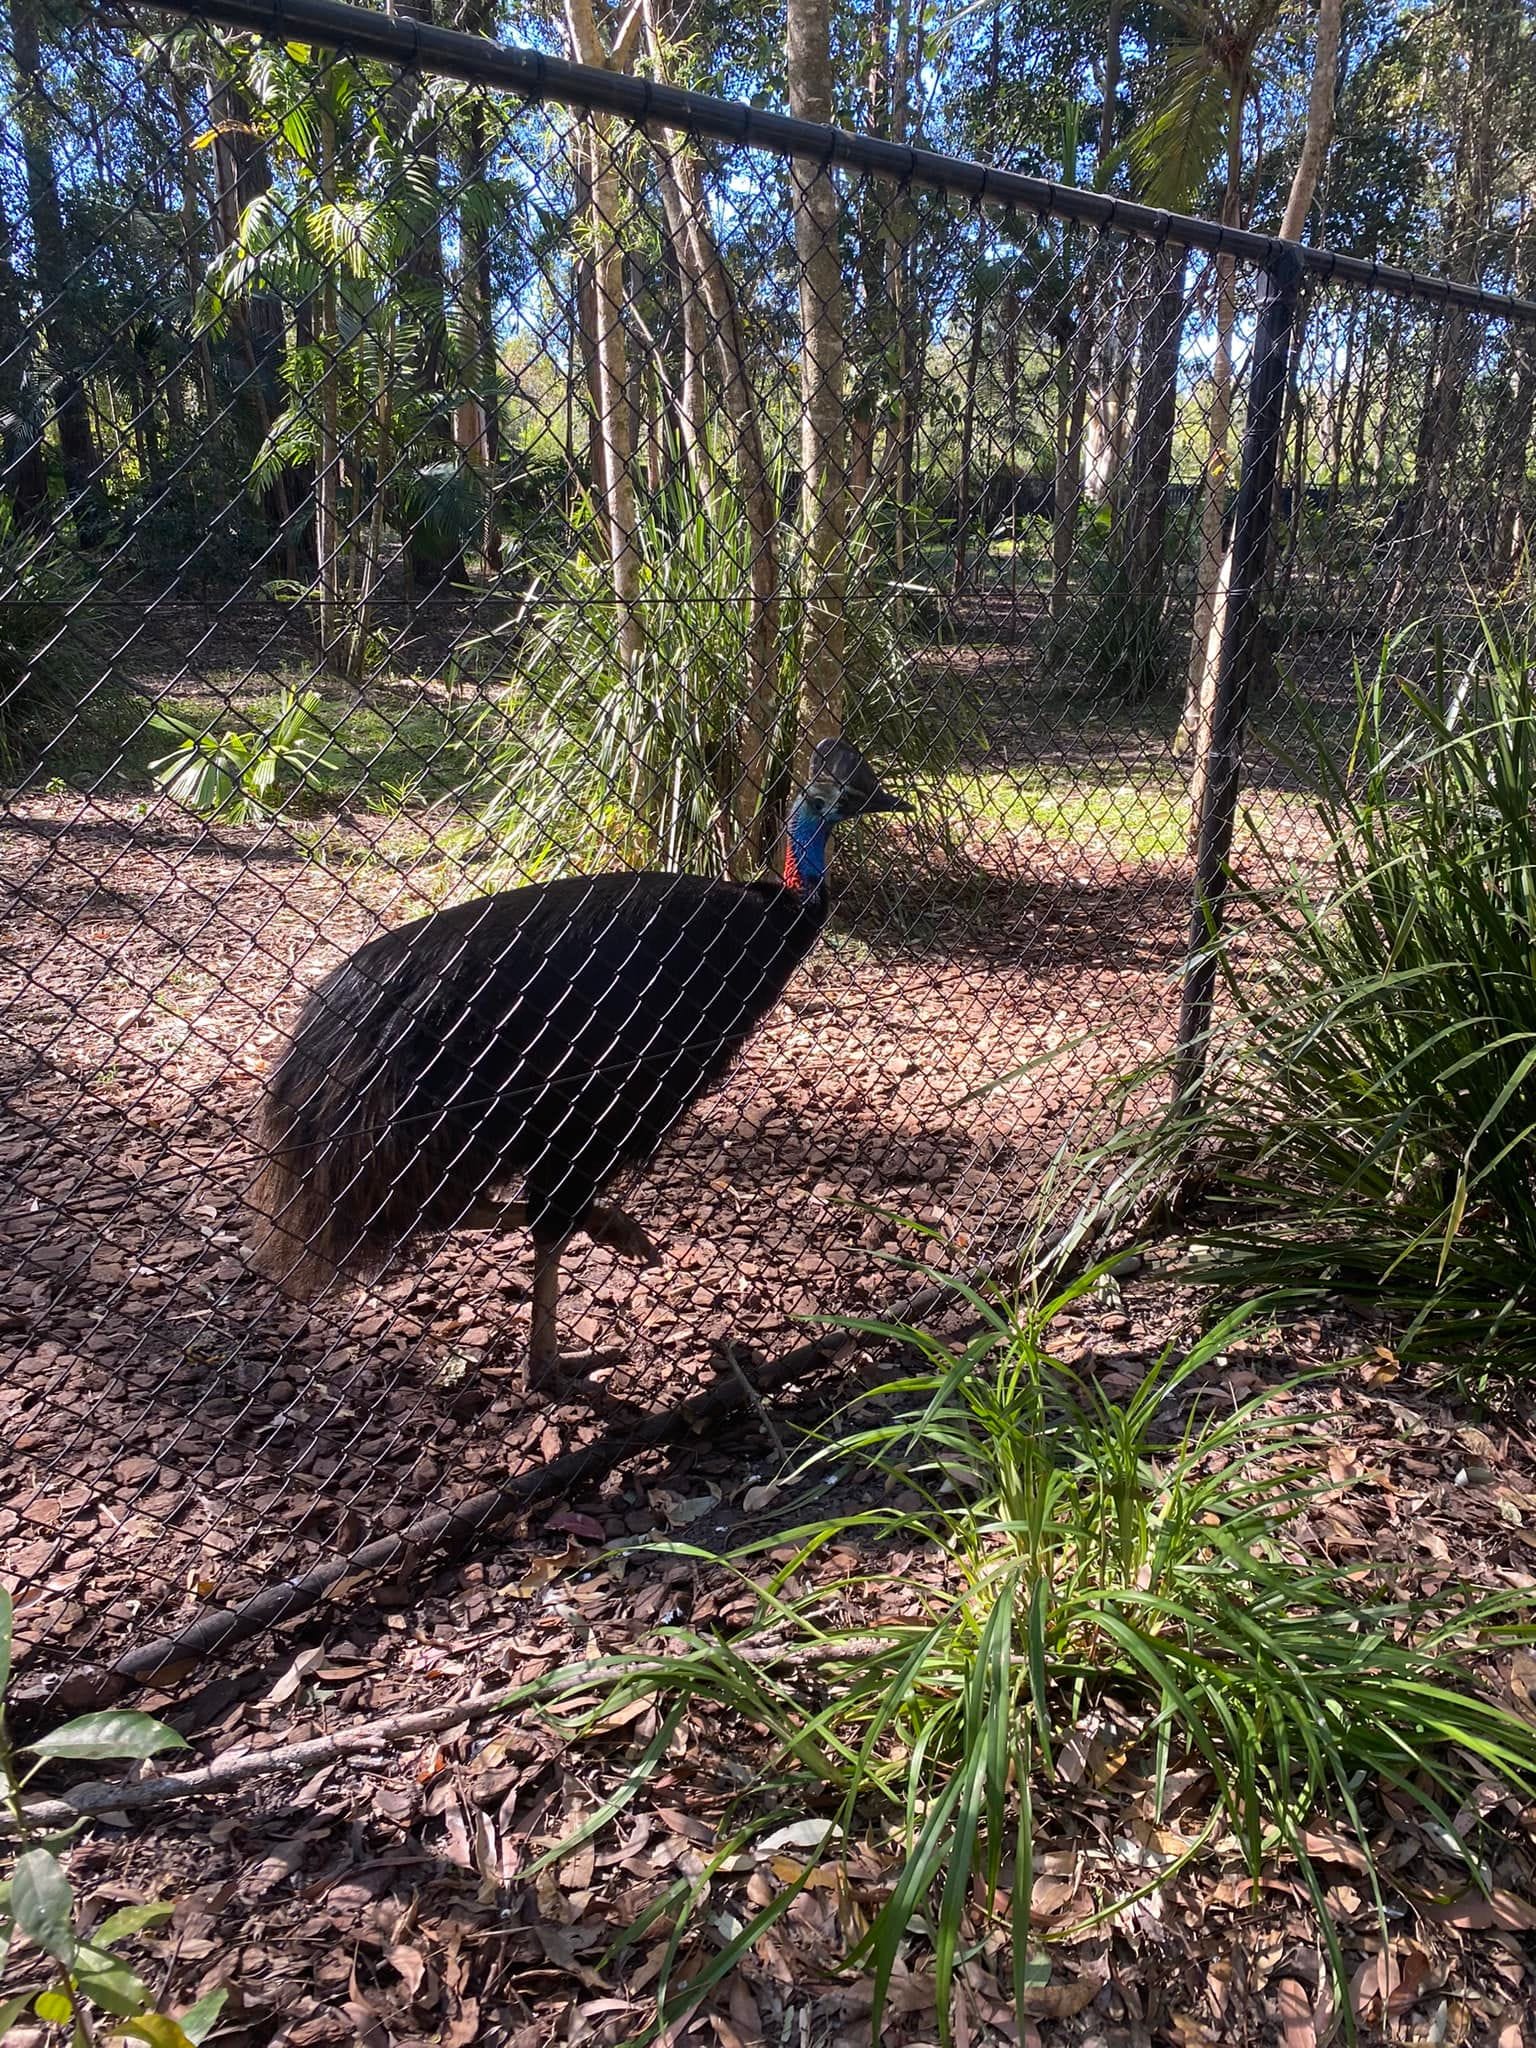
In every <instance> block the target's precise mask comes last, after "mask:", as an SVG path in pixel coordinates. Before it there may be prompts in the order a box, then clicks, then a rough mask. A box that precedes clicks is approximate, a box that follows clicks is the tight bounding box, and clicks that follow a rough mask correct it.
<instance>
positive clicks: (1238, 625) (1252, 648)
mask: <svg viewBox="0 0 1536 2048" xmlns="http://www.w3.org/2000/svg"><path fill="white" fill-rule="evenodd" d="M1301 275H1302V262H1301V256H1300V252H1299V251H1298V250H1296V249H1295V248H1293V247H1291V246H1290V245H1289V244H1285V243H1281V244H1277V245H1276V248H1275V252H1274V255H1273V256H1272V258H1271V260H1270V263H1269V267H1268V270H1267V274H1266V287H1267V288H1266V291H1265V295H1264V303H1263V306H1262V307H1261V309H1260V312H1259V324H1258V331H1257V333H1256V334H1255V336H1254V343H1253V368H1252V370H1251V372H1250V375H1249V379H1248V417H1247V421H1246V424H1245V426H1244V429H1243V447H1242V476H1241V478H1240V481H1239V483H1238V490H1237V509H1236V511H1235V512H1234V514H1233V519H1232V573H1231V578H1230V582H1229V586H1228V592H1227V609H1226V616H1225V618H1224V620H1223V622H1222V634H1221V648H1220V651H1219V653H1218V656H1217V664H1216V692H1215V700H1214V703H1213V705H1212V709H1211V728H1210V734H1209V738H1208V740H1207V748H1208V754H1207V762H1206V774H1205V780H1204V787H1203V790H1202V793H1201V803H1200V817H1199V820H1198V829H1197V831H1196V835H1195V873H1194V888H1193V894H1192V897H1191V902H1190V911H1189V939H1188V945H1187V948H1186V951H1185V956H1184V987H1183V996H1182V999H1181V1002H1180V1006H1179V1035H1178V1042H1177V1050H1176V1052H1175V1057H1174V1081H1173V1104H1174V1107H1175V1108H1176V1109H1178V1110H1179V1111H1181V1112H1183V1111H1189V1110H1192V1109H1194V1108H1196V1107H1197V1106H1198V1103H1199V1099H1200V1091H1201V1088H1202V1086H1203V1084H1204V1080H1205V1069H1206V1057H1207V1052H1208V1049H1209V1045H1210V1036H1211V1012H1212V1006H1213V1002H1214V998H1215V993H1216V955H1215V950H1214V941H1215V940H1216V938H1217V937H1218V936H1219V935H1220V932H1221V929H1222V922H1223V916H1224V912H1225V908H1226V899H1227V888H1228V860H1229V857H1230V855H1231V852H1232V829H1233V825H1234V823H1235V821H1236V817H1237V798H1238V791H1239V788H1240V786H1241V782H1242V767H1243V740H1244V735H1245V733H1246V730H1247V724H1248V698H1249V694H1250V691H1251V689H1252V685H1253V673H1254V669H1255V667H1256V665H1257V664H1256V656H1257V648H1258V636H1259V624H1260V615H1261V611H1262V607H1263V596H1264V570H1265V565H1266V563H1267V561H1268V558H1269V540H1270V533H1271V530H1272V528H1273V526H1274V519H1275V478H1276V475H1277V472H1278V469H1279V462H1280V448H1281V443H1282V441H1283V439H1284V434H1285V392H1286V384H1287V381H1288V377H1289V373H1290V363H1291V343H1292V338H1293V335H1294V332H1295V327H1296V309H1297V304H1298V301H1299V297H1300V286H1301Z"/></svg>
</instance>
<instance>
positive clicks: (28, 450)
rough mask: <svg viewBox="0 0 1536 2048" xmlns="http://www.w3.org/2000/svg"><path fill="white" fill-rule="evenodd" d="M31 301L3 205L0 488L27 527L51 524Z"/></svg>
mask: <svg viewBox="0 0 1536 2048" xmlns="http://www.w3.org/2000/svg"><path fill="white" fill-rule="evenodd" d="M27 300H28V292H27V287H26V285H25V283H24V282H23V280H22V278H21V275H20V273H19V272H18V270H17V268H16V264H15V258H14V256H13V254H12V243H11V223H10V221H9V220H8V218H7V217H6V211H5V207H4V205H3V204H0V419H3V421H4V425H3V427H0V492H3V493H4V495H5V497H6V499H7V500H8V501H9V504H10V508H11V517H12V519H13V520H14V521H15V523H16V525H17V526H18V527H19V528H20V529H22V530H23V531H31V530H36V529H41V528H43V527H45V526H47V524H48V449H47V444H46V443H45V441H44V439H43V423H42V416H41V410H40V408H39V407H38V406H37V405H36V403H35V392H34V389H33V381H34V380H33V369H32V355H33V349H34V340H35V338H34V336H33V334H32V332H31V323H30V322H29V321H28V319H27V317H26V306H27Z"/></svg>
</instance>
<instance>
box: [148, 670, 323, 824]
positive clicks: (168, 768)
mask: <svg viewBox="0 0 1536 2048" xmlns="http://www.w3.org/2000/svg"><path fill="white" fill-rule="evenodd" d="M149 722H150V725H151V726H152V727H153V728H154V730H155V731H157V732H164V733H170V734H173V735H174V736H175V738H176V740H177V742H178V744H177V745H176V746H175V747H173V748H172V750H171V752H170V753H168V754H164V755H162V756H161V757H160V759H159V760H158V761H152V762H151V763H150V764H149V766H150V773H151V774H152V775H153V776H154V778H155V781H156V783H157V784H158V786H159V787H160V788H161V789H162V790H164V792H165V794H166V795H167V796H168V797H170V798H171V799H172V801H173V802H175V803H179V804H184V805H185V806H186V807H187V809H188V810H190V811H196V812H197V813H198V815H199V816H200V817H204V818H210V819H217V820H218V821H219V822H220V823H222V824H226V825H249V824H254V823H257V822H259V821H260V820H261V819H264V818H272V817H275V816H276V815H277V813H278V811H279V810H280V809H281V808H282V805H283V804H284V803H285V802H286V801H288V800H289V799H291V798H292V797H293V796H294V795H295V794H296V793H297V792H299V791H301V790H311V791H312V790H314V789H316V788H317V787H318V786H319V783H320V781H321V779H322V778H323V777H324V776H325V775H327V774H328V773H330V772H331V771H332V770H333V769H335V768H336V767H337V766H338V765H339V764H340V760H341V753H340V748H339V746H338V743H337V740H336V735H335V734H334V732H333V731H332V730H331V728H330V727H329V726H328V725H327V724H326V723H325V722H324V720H323V719H322V718H321V717H320V696H319V693H318V691H315V690H294V689H288V690H285V691H284V692H283V696H282V701H281V703H280V704H279V706H278V711H277V715H276V717H275V718H273V719H272V721H271V722H270V723H269V724H267V725H265V726H261V727H258V728H257V729H255V730H253V731H237V730H234V729H230V730H227V731H225V732H222V733H215V732H214V731H212V730H211V729H210V728H209V727H208V726H206V725H197V724H194V723H193V722H192V721H191V720H190V719H186V718H182V717H179V716H178V715H177V714H176V713H175V712H173V711H156V712H155V713H153V715H152V716H151V718H150V721H149Z"/></svg>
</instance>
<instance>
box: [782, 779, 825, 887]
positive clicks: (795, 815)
mask: <svg viewBox="0 0 1536 2048" xmlns="http://www.w3.org/2000/svg"><path fill="white" fill-rule="evenodd" d="M831 830H832V825H831V821H830V819H828V818H827V816H826V814H825V813H824V812H822V811H818V810H813V809H812V808H811V806H810V805H809V804H807V803H806V801H805V799H804V798H803V797H802V798H801V800H800V802H799V803H797V804H796V805H795V808H794V809H793V810H792V811H791V812H790V814H789V844H788V846H787V847H786V848H785V852H784V880H785V882H786V883H787V884H788V886H789V887H790V888H791V889H793V890H794V891H795V892H796V894H797V895H800V896H814V895H815V894H816V893H817V891H818V890H819V889H820V888H822V887H823V885H824V884H825V882H826V879H827V840H828V838H829V837H830V835H831Z"/></svg>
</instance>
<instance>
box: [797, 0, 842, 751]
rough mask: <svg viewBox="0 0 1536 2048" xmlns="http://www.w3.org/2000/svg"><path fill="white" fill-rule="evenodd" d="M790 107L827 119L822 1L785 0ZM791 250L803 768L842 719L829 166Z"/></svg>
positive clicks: (838, 315)
mask: <svg viewBox="0 0 1536 2048" xmlns="http://www.w3.org/2000/svg"><path fill="white" fill-rule="evenodd" d="M788 10H789V13H788V38H787V42H788V72H789V108H790V112H791V113H792V114H793V115H794V116H795V117H796V119H797V120H801V121H814V122H817V123H820V124H822V125H829V124H830V123H831V120H832V112H833V103H832V33H831V18H830V7H829V0H788ZM792 176H793V181H794V194H795V253H796V256H797V258H798V261H799V267H800V463H801V473H802V480H801V528H802V545H803V548H804V571H803V574H804V585H805V646H804V651H803V654H802V658H801V669H800V748H801V756H802V766H803V765H804V762H805V760H806V759H807V758H808V755H809V750H810V748H811V747H812V746H813V745H814V744H815V742H816V741H817V740H821V739H825V738H829V737H832V736H834V735H836V734H838V733H840V732H841V730H842V724H843V713H844V703H843V653H844V617H843V612H844V603H845V599H846V595H847V581H848V576H847V539H848V471H847V456H846V443H845V435H844V425H843V420H844V413H843V380H844V372H845V356H846V348H845V335H846V316H845V311H844V303H843V270H842V258H841V254H840V251H839V247H838V222H839V201H838V191H837V186H836V184H835V183H834V181H833V178H832V173H831V171H830V170H829V169H828V168H827V167H826V166H824V165H820V164H816V163H808V162H805V161H804V160H797V161H796V162H795V164H794V166H793V169H792Z"/></svg>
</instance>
